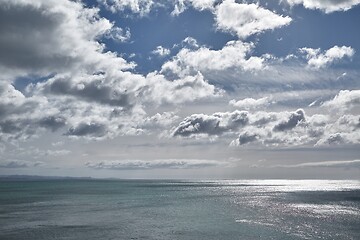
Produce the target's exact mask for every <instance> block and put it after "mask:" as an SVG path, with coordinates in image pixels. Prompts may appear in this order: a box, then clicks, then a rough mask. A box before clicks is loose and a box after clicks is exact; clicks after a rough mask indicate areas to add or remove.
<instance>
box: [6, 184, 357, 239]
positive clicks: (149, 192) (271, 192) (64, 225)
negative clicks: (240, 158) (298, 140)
mask: <svg viewBox="0 0 360 240" xmlns="http://www.w3.org/2000/svg"><path fill="white" fill-rule="evenodd" d="M0 239H1V240H5V239H36V240H41V239H46V240H49V239H86V240H88V239H89V240H91V239H100V240H102V239H196V240H197V239H204V240H205V239H206V240H211V239H219V240H227V239H229V240H233V239H360V182H359V181H285V180H279V181H275V180H272V181H269V180H258V181H254V180H251V181H196V182H189V181H149V180H141V181H140V180H134V181H120V180H119V181H117V180H114V181H113V180H42V181H0Z"/></svg>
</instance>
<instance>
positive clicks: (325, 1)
mask: <svg viewBox="0 0 360 240" xmlns="http://www.w3.org/2000/svg"><path fill="white" fill-rule="evenodd" d="M286 1H287V2H288V4H290V6H293V5H299V4H301V5H303V6H304V7H305V8H308V9H319V10H321V11H323V12H325V13H332V12H336V11H347V10H349V9H351V8H352V7H354V6H356V5H358V4H360V1H359V0H337V1H334V0H321V1H319V0H286Z"/></svg>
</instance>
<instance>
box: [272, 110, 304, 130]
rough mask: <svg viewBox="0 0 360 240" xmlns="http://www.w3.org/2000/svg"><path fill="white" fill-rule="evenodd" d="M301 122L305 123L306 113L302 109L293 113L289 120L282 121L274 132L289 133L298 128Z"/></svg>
mask: <svg viewBox="0 0 360 240" xmlns="http://www.w3.org/2000/svg"><path fill="white" fill-rule="evenodd" d="M300 122H305V112H304V110H302V109H298V110H297V111H296V112H294V113H291V115H290V116H289V119H287V120H286V121H282V122H280V123H278V124H277V125H275V127H274V131H279V132H282V131H287V130H291V129H293V128H294V127H296V126H297V125H298V124H299V123H300Z"/></svg>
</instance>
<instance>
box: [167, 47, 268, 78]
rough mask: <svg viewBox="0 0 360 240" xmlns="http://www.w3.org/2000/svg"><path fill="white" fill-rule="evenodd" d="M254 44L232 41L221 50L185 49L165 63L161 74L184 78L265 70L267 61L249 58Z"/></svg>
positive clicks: (259, 58)
mask: <svg viewBox="0 0 360 240" xmlns="http://www.w3.org/2000/svg"><path fill="white" fill-rule="evenodd" d="M253 48H254V45H253V44H252V43H244V42H241V41H230V42H228V43H227V44H226V45H225V46H224V47H223V48H222V49H220V50H212V49H209V48H207V47H204V46H203V47H200V48H199V49H195V50H191V49H188V48H183V49H181V50H180V52H179V53H178V54H177V55H176V56H174V57H173V59H172V60H170V61H168V62H166V63H164V65H163V66H162V68H161V72H162V73H164V74H165V75H166V74H170V75H171V74H175V75H178V76H184V75H188V74H191V73H193V72H197V71H200V72H202V73H204V72H209V71H225V70H228V69H233V68H238V69H241V70H243V71H256V70H261V69H263V68H264V66H263V62H264V60H265V59H263V58H261V57H256V56H248V55H249V54H250V52H251V51H252V50H253Z"/></svg>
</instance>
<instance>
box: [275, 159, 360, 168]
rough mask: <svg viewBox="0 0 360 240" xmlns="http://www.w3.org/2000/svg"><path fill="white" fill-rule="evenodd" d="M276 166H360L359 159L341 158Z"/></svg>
mask: <svg viewBox="0 0 360 240" xmlns="http://www.w3.org/2000/svg"><path fill="white" fill-rule="evenodd" d="M276 167H283V168H299V167H300V168H302V167H335V168H348V167H349V168H350V167H351V168H352V167H357V168H360V160H341V161H322V162H306V163H300V164H294V165H278V166H276Z"/></svg>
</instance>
